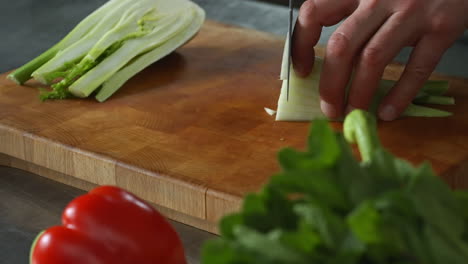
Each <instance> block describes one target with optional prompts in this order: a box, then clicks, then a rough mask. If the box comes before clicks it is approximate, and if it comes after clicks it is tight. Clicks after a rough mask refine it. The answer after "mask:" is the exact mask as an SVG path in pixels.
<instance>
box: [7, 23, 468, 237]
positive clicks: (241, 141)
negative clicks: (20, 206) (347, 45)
mask: <svg viewBox="0 0 468 264" xmlns="http://www.w3.org/2000/svg"><path fill="white" fill-rule="evenodd" d="M282 48H283V40H282V39H280V38H278V37H276V36H272V35H268V34H266V33H261V32H257V31H253V30H248V29H241V28H236V27H232V26H226V25H221V24H218V23H214V22H209V21H208V22H207V23H206V24H205V25H204V27H203V28H202V30H201V32H200V33H199V34H198V35H197V36H196V37H195V38H194V39H193V40H192V41H191V42H190V43H188V44H187V45H185V46H184V47H182V48H180V49H179V50H177V52H175V53H173V54H171V55H169V56H167V57H166V58H164V59H163V60H161V61H159V62H157V63H155V64H153V65H152V66H150V67H148V68H147V69H146V70H144V71H143V72H141V73H140V74H138V75H137V76H135V77H134V78H132V79H131V80H130V81H128V82H127V83H126V84H125V86H124V87H122V88H121V89H120V90H119V91H118V92H117V93H116V94H115V95H114V96H113V97H112V98H111V99H109V100H108V101H107V102H105V103H98V102H97V101H95V100H94V99H92V98H90V99H86V100H82V99H76V100H65V101H47V102H41V101H39V99H38V90H37V89H36V88H37V87H40V85H39V84H37V83H35V82H28V83H27V84H26V85H24V86H18V85H15V84H14V83H12V82H9V81H7V80H6V79H5V76H6V74H4V75H0V153H4V154H5V155H7V157H11V158H14V159H16V160H23V161H25V162H28V163H30V164H33V165H37V166H39V167H38V168H45V169H47V170H48V171H54V172H57V173H59V174H58V175H66V176H68V177H69V179H67V180H62V182H70V184H71V185H76V186H80V185H82V181H83V182H86V183H89V184H91V185H86V184H85V185H82V186H83V187H82V188H87V187H86V186H88V187H89V186H93V185H103V184H113V185H118V186H121V187H123V188H126V189H128V190H130V191H132V192H134V193H136V194H137V195H139V196H140V197H142V198H144V199H146V200H148V201H150V202H153V203H154V204H156V205H158V206H160V207H161V208H166V209H167V210H170V211H171V212H175V213H176V214H178V215H179V216H178V218H179V219H181V215H182V216H185V219H186V220H185V222H187V223H188V224H190V222H193V223H194V224H193V225H197V226H199V227H200V228H203V229H206V230H209V231H211V232H216V230H213V225H215V223H216V221H217V220H219V218H220V217H221V216H223V215H224V214H226V213H228V212H231V211H233V210H236V209H237V208H238V207H239V205H240V201H241V198H242V197H243V195H245V194H246V193H247V192H252V191H256V190H258V189H259V188H260V186H261V185H262V184H263V183H265V182H266V181H267V180H268V178H269V176H271V175H272V174H273V173H274V172H277V171H278V170H279V167H278V164H277V161H276V153H277V152H278V150H279V149H281V148H283V147H286V146H292V147H295V148H299V149H302V148H303V146H304V145H305V140H306V135H307V132H308V129H309V124H308V123H295V122H275V121H274V118H273V117H271V116H269V115H267V114H266V113H265V112H264V110H263V107H270V108H275V107H276V102H277V98H278V95H279V91H280V90H279V89H280V86H281V82H280V81H279V80H278V77H279V71H280V62H281V55H282ZM317 51H318V54H321V52H323V50H322V49H320V48H317ZM401 70H402V67H401V66H400V65H390V66H389V67H388V69H387V71H386V73H385V77H386V78H391V79H395V78H397V77H398V76H399V75H400V73H401ZM433 78H434V79H441V78H442V79H447V80H450V83H451V88H450V93H451V94H452V95H453V96H455V98H456V102H457V104H456V105H455V106H446V107H440V108H442V109H446V110H449V111H453V112H454V113H455V115H454V116H452V117H449V118H405V119H401V120H397V121H393V122H384V123H380V124H379V134H380V136H381V139H382V142H383V144H384V146H385V147H387V148H388V149H389V150H390V151H391V152H392V153H394V154H396V155H398V156H401V157H402V158H405V159H408V160H410V161H411V162H413V163H414V164H419V163H421V162H422V161H424V160H428V161H430V162H431V163H432V164H433V167H434V169H435V170H436V171H437V173H439V174H440V175H442V176H443V178H444V179H445V180H446V181H447V183H449V184H450V185H451V186H452V187H455V188H467V187H468V180H467V178H468V116H467V114H466V113H467V112H468V81H467V80H462V79H457V78H451V77H447V76H438V75H434V76H433ZM333 125H334V127H335V128H336V129H340V124H333ZM5 159H6V158H5ZM4 163H8V162H4ZM10 163H11V162H10ZM10 165H11V164H10ZM17 167H22V168H23V169H25V170H28V167H30V168H32V166H24V165H22V166H17ZM36 170H37V168H36ZM52 174H53V173H42V175H43V176H45V177H51V178H54V177H56V178H57V177H58V176H57V175H55V176H48V175H52ZM60 177H62V176H60ZM73 179H75V180H73ZM74 181H75V183H73V182H74ZM171 214H172V215H174V213H168V215H171ZM174 218H177V217H176V216H174ZM187 219H189V220H187ZM190 219H192V220H190ZM197 221H198V222H197ZM196 222H197V223H198V224H196ZM205 222H206V223H208V224H206V223H205Z"/></svg>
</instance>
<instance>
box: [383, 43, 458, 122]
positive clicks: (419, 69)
mask: <svg viewBox="0 0 468 264" xmlns="http://www.w3.org/2000/svg"><path fill="white" fill-rule="evenodd" d="M448 47H449V44H446V43H443V42H441V41H440V39H438V38H437V37H433V36H427V37H424V38H422V39H421V40H420V41H419V42H418V44H417V45H416V47H415V48H414V50H413V52H412V53H411V56H410V59H409V61H408V63H407V65H406V67H405V70H404V71H403V74H402V76H401V78H400V80H399V81H398V82H397V83H396V85H395V87H394V88H393V89H392V90H391V91H390V92H389V93H388V94H387V96H386V97H385V98H384V99H383V100H382V103H381V105H380V106H379V118H380V119H382V120H386V121H390V120H394V119H396V118H398V117H399V116H400V115H401V113H403V111H404V110H405V109H406V107H408V105H409V104H410V103H411V101H412V100H413V99H414V97H415V96H416V95H417V93H418V91H419V89H420V88H421V87H422V86H423V84H424V83H425V82H426V80H427V79H428V78H429V77H430V75H431V73H432V71H434V69H435V67H436V66H437V63H438V62H439V60H440V58H441V57H442V55H443V53H444V52H445V50H446V49H447V48H448Z"/></svg>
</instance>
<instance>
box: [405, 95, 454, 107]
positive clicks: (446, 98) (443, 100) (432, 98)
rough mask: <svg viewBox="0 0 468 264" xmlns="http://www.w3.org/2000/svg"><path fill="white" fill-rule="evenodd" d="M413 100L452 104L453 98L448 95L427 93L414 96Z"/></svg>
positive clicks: (425, 102)
mask: <svg viewBox="0 0 468 264" xmlns="http://www.w3.org/2000/svg"><path fill="white" fill-rule="evenodd" d="M413 102H415V103H418V104H438V105H454V104H455V99H454V98H453V97H449V96H440V95H428V96H423V97H420V98H416V99H414V100H413Z"/></svg>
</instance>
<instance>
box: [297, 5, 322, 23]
mask: <svg viewBox="0 0 468 264" xmlns="http://www.w3.org/2000/svg"><path fill="white" fill-rule="evenodd" d="M316 14H317V6H316V5H315V2H314V1H313V0H308V1H305V2H304V3H303V4H302V5H301V8H300V9H299V18H298V20H299V23H301V24H303V25H309V24H313V23H314V20H316Z"/></svg>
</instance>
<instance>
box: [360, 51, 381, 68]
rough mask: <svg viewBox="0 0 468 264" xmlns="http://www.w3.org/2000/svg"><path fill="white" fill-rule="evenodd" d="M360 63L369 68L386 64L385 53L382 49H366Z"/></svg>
mask: <svg viewBox="0 0 468 264" xmlns="http://www.w3.org/2000/svg"><path fill="white" fill-rule="evenodd" d="M360 63H361V64H363V65H364V66H368V67H376V66H382V65H383V64H385V61H384V53H383V51H382V48H380V47H366V48H365V49H364V50H363V51H362V54H361V58H360Z"/></svg>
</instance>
